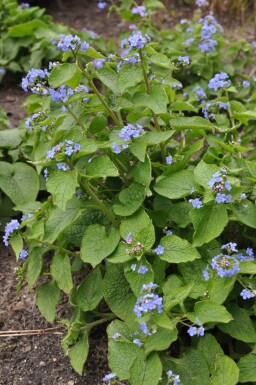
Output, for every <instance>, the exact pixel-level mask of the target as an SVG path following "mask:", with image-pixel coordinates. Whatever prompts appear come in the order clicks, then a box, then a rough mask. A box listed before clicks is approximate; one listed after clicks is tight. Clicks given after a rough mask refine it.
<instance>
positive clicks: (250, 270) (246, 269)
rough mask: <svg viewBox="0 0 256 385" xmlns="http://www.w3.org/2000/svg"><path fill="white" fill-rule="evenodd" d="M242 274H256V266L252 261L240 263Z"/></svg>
mask: <svg viewBox="0 0 256 385" xmlns="http://www.w3.org/2000/svg"><path fill="white" fill-rule="evenodd" d="M239 267H240V271H239V272H240V274H256V264H255V263H254V262H252V261H244V262H240V266H239Z"/></svg>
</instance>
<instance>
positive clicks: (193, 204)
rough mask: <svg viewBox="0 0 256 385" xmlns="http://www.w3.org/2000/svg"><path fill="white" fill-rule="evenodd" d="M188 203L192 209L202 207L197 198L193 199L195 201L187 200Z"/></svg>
mask: <svg viewBox="0 0 256 385" xmlns="http://www.w3.org/2000/svg"><path fill="white" fill-rule="evenodd" d="M189 203H191V204H192V206H193V207H194V209H200V207H201V206H202V204H203V203H202V202H201V201H200V199H199V198H195V199H189Z"/></svg>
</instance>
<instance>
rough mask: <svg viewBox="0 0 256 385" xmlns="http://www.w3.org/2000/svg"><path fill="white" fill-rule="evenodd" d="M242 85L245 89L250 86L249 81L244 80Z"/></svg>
mask: <svg viewBox="0 0 256 385" xmlns="http://www.w3.org/2000/svg"><path fill="white" fill-rule="evenodd" d="M242 85H243V86H244V87H245V88H249V87H250V86H251V83H250V82H249V80H244V81H243V83H242Z"/></svg>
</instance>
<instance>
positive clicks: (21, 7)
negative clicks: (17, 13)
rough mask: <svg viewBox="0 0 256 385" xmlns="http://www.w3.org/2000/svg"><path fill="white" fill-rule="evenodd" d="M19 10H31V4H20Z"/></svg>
mask: <svg viewBox="0 0 256 385" xmlns="http://www.w3.org/2000/svg"><path fill="white" fill-rule="evenodd" d="M18 8H20V9H26V8H30V4H29V3H20V5H19V7H18Z"/></svg>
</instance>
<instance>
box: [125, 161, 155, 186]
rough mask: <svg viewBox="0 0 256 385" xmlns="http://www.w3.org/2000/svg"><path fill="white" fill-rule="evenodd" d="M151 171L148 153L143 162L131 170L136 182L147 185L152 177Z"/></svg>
mask: <svg viewBox="0 0 256 385" xmlns="http://www.w3.org/2000/svg"><path fill="white" fill-rule="evenodd" d="M151 171H152V170H151V162H150V159H149V156H148V155H146V156H145V159H144V160H143V162H139V163H137V164H136V166H135V167H134V168H133V169H132V170H131V176H132V177H133V180H134V182H138V183H141V184H143V185H144V186H146V187H149V185H150V182H151V178H152V176H151ZM128 175H129V174H128Z"/></svg>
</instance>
